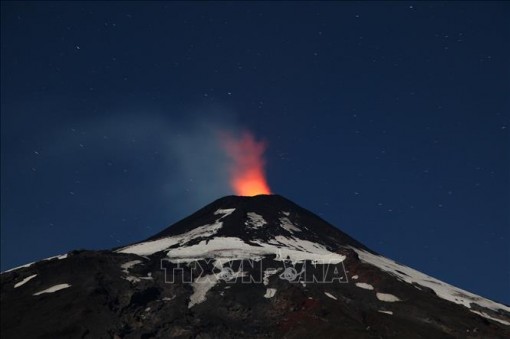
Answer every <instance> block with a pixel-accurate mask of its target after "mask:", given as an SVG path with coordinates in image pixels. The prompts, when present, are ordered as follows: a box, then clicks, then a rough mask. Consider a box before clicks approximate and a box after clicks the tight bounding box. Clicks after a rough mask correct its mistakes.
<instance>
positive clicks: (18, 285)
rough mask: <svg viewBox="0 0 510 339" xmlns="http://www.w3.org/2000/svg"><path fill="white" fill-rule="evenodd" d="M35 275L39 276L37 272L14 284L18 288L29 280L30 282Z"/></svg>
mask: <svg viewBox="0 0 510 339" xmlns="http://www.w3.org/2000/svg"><path fill="white" fill-rule="evenodd" d="M35 277H37V274H34V275H31V276H29V277H26V278H25V279H23V280H21V281H20V282H19V283H16V284H15V285H14V288H18V287H20V286H23V285H25V284H26V283H27V282H29V281H30V280H32V279H34V278H35Z"/></svg>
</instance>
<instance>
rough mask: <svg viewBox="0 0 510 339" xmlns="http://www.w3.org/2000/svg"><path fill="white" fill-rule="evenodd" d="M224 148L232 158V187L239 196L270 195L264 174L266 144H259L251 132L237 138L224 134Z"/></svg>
mask: <svg viewBox="0 0 510 339" xmlns="http://www.w3.org/2000/svg"><path fill="white" fill-rule="evenodd" d="M222 141H223V146H224V148H225V150H226V152H227V154H228V156H229V157H230V158H231V160H232V163H231V165H230V185H231V186H232V189H233V190H234V192H235V193H236V194H237V195H244V196H252V195H258V194H270V193H271V190H270V189H269V185H268V184H267V180H266V175H265V172H264V165H265V161H264V151H265V150H266V144H265V143H264V142H262V141H261V142H258V141H256V140H255V138H254V137H253V135H252V134H251V133H249V132H245V133H243V134H242V136H241V137H240V138H235V137H234V136H232V135H230V134H222Z"/></svg>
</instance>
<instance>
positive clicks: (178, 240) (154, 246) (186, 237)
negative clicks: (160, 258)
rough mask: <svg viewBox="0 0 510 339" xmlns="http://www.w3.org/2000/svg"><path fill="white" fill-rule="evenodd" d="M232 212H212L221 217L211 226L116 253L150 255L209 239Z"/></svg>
mask: <svg viewBox="0 0 510 339" xmlns="http://www.w3.org/2000/svg"><path fill="white" fill-rule="evenodd" d="M234 210H235V209H234V208H229V209H219V210H217V211H216V212H214V214H222V216H221V217H220V218H219V219H218V220H216V222H214V223H213V224H210V225H204V226H200V227H197V228H194V229H192V230H191V231H189V232H187V233H184V234H179V235H175V236H172V237H167V238H162V239H157V240H153V241H146V242H142V243H139V244H134V245H131V246H127V247H124V248H121V249H119V250H117V251H116V252H120V253H132V254H138V255H151V254H154V253H156V252H159V251H164V250H166V249H168V248H169V247H171V246H174V245H176V244H179V245H180V246H183V245H185V244H186V243H188V242H190V241H191V240H193V239H196V238H207V237H211V236H213V235H215V234H216V233H217V232H218V230H219V229H220V228H221V227H222V226H223V222H221V221H220V220H222V219H223V218H225V217H226V216H228V215H230V214H232V212H234Z"/></svg>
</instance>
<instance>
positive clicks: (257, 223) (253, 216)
mask: <svg viewBox="0 0 510 339" xmlns="http://www.w3.org/2000/svg"><path fill="white" fill-rule="evenodd" d="M247 216H248V220H247V221H245V222H244V224H245V225H246V226H248V227H249V228H253V229H257V228H261V227H263V226H264V225H265V224H266V223H267V222H266V220H264V217H262V216H261V215H259V214H257V213H253V212H248V213H247Z"/></svg>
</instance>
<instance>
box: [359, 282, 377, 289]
mask: <svg viewBox="0 0 510 339" xmlns="http://www.w3.org/2000/svg"><path fill="white" fill-rule="evenodd" d="M356 286H358V287H359V288H364V289H365V290H373V289H374V286H372V285H370V284H367V283H356Z"/></svg>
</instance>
